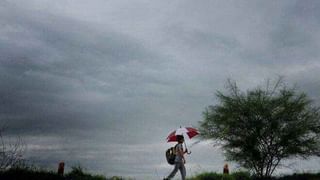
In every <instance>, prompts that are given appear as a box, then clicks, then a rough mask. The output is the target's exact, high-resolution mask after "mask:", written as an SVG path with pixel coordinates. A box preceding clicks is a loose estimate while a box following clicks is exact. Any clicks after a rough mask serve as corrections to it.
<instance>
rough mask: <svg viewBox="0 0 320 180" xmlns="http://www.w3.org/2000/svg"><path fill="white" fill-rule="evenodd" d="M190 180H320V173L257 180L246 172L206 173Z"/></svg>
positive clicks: (258, 179) (259, 179) (189, 179)
mask: <svg viewBox="0 0 320 180" xmlns="http://www.w3.org/2000/svg"><path fill="white" fill-rule="evenodd" d="M187 179H188V180H320V173H315V174H310V173H304V174H293V175H286V176H281V177H271V178H255V177H252V176H250V174H249V173H246V172H236V173H233V174H230V175H223V174H218V173H215V172H205V173H201V174H198V175H195V176H193V177H190V178H187Z"/></svg>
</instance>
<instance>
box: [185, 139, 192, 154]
mask: <svg viewBox="0 0 320 180" xmlns="http://www.w3.org/2000/svg"><path fill="white" fill-rule="evenodd" d="M184 147H186V151H187V154H191V151H188V148H187V144H186V142H184Z"/></svg>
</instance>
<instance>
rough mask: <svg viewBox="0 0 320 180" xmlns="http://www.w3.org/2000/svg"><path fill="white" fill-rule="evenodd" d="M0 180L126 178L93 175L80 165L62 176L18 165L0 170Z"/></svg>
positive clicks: (100, 179)
mask: <svg viewBox="0 0 320 180" xmlns="http://www.w3.org/2000/svg"><path fill="white" fill-rule="evenodd" d="M0 179H1V180H126V178H123V177H118V176H113V177H105V176H103V175H93V174H90V173H88V172H85V171H84V170H83V168H82V167H80V166H76V167H73V168H72V170H71V171H70V172H68V173H67V174H65V175H64V176H62V175H59V174H58V173H57V172H55V171H50V170H43V169H39V168H35V167H24V168H21V167H18V168H10V169H7V170H2V171H0Z"/></svg>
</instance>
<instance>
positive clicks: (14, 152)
mask: <svg viewBox="0 0 320 180" xmlns="http://www.w3.org/2000/svg"><path fill="white" fill-rule="evenodd" d="M4 130H5V128H4V127H2V128H0V171H2V170H6V169H8V168H11V167H15V166H20V165H23V164H24V163H25V162H24V159H23V158H22V155H23V152H24V149H25V146H24V143H23V141H22V140H21V138H20V137H19V138H17V139H16V140H15V141H13V140H12V139H9V138H5V136H4V135H3V132H4Z"/></svg>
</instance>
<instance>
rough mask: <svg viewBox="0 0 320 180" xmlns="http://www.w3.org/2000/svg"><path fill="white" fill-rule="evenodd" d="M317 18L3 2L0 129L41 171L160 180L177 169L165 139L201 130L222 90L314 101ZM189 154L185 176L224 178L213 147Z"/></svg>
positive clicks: (143, 0) (138, 2)
mask: <svg viewBox="0 0 320 180" xmlns="http://www.w3.org/2000/svg"><path fill="white" fill-rule="evenodd" d="M319 9H320V1H317V0H314V1H312V0H303V1H302V0H301V1H295V0H287V1H286V0H283V1H277V0H274V1H249V0H247V1H238V0H221V1H211V0H203V1H194V0H177V1H173V0H161V1H150V0H135V1H133V0H127V1H124V0H114V1H111V0H90V1H86V0H55V1H51V0H28V1H24V0H2V1H0V27H1V28H0V122H1V123H2V124H3V123H6V124H7V126H8V129H7V131H6V133H7V135H10V136H11V135H12V136H22V137H23V139H24V140H25V141H26V143H27V144H28V149H27V152H26V157H27V158H28V159H29V160H30V161H32V162H34V163H35V164H38V165H40V166H42V167H49V168H56V166H57V163H58V162H59V161H61V160H63V161H65V162H66V166H67V167H70V166H72V165H76V164H81V165H83V166H84V167H85V168H87V169H88V170H90V171H94V172H99V173H103V174H105V175H108V176H112V175H121V176H130V177H136V178H138V179H139V178H141V179H146V178H147V179H161V178H162V177H163V176H165V175H166V174H167V173H169V171H170V169H171V168H172V167H171V166H169V165H167V163H166V160H165V157H164V152H165V150H166V149H167V148H168V147H169V146H171V145H172V144H167V143H166V141H165V138H166V137H167V135H168V134H169V133H170V131H172V130H174V129H175V128H177V127H179V126H180V125H181V126H194V127H197V126H198V122H199V121H201V120H202V112H203V110H204V108H205V107H206V106H208V105H212V104H215V103H216V102H215V97H214V93H215V92H216V91H217V90H221V91H223V90H224V87H225V84H226V80H227V79H228V78H231V79H233V80H235V81H236V82H237V83H238V85H239V86H240V88H241V89H242V90H246V89H248V88H252V87H256V86H258V85H262V84H263V83H264V82H265V81H266V80H267V79H273V80H275V79H276V78H277V77H278V76H284V77H285V80H286V81H287V83H288V84H290V85H296V86H297V87H298V89H299V90H301V91H304V92H306V93H308V94H309V95H310V96H311V97H312V98H313V99H314V100H315V101H316V102H317V101H318V100H320V98H319V97H320V96H319V92H320V78H319V77H320V71H319V67H320V61H319V57H320V51H319V49H320V10H319ZM189 144H192V142H189ZM191 149H192V151H193V153H192V155H191V156H190V157H188V158H187V165H186V167H187V171H188V172H187V173H188V175H192V174H194V173H197V172H201V171H203V170H213V171H220V170H221V169H222V166H223V163H224V157H223V156H222V154H221V151H220V150H219V149H215V148H213V147H212V143H211V142H201V143H199V144H196V145H194V146H193V147H192V148H191ZM233 168H237V166H236V165H234V166H233ZM295 168H296V169H299V170H310V169H312V168H315V169H319V168H320V163H319V162H317V161H316V160H314V162H313V163H312V166H311V165H310V164H307V163H298V164H296V166H295V167H293V168H292V169H291V170H293V171H294V169H295Z"/></svg>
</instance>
